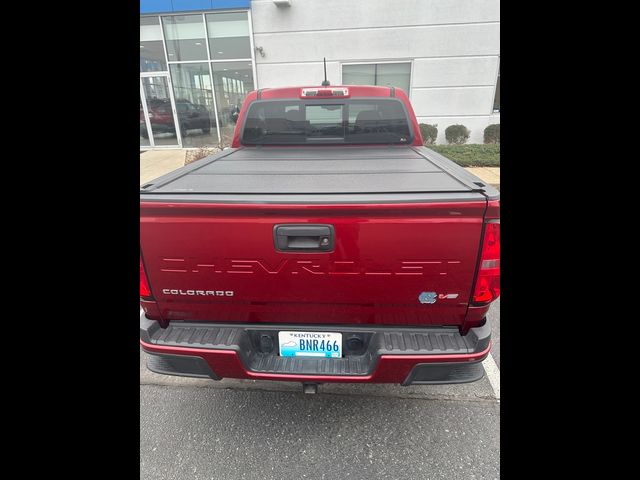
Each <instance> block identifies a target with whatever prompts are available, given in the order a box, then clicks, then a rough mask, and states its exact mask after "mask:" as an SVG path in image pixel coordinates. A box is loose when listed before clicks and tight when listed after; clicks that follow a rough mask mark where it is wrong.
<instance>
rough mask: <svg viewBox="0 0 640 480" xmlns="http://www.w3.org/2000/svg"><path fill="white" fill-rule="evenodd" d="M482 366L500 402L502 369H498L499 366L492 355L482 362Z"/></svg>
mask: <svg viewBox="0 0 640 480" xmlns="http://www.w3.org/2000/svg"><path fill="white" fill-rule="evenodd" d="M482 366H483V367H484V371H485V372H486V374H487V378H488V379H489V383H490V384H491V388H493V393H494V394H495V396H496V398H497V399H498V400H500V369H499V368H498V365H497V364H496V361H495V360H494V359H493V355H491V353H489V355H487V358H485V359H484V360H483V361H482Z"/></svg>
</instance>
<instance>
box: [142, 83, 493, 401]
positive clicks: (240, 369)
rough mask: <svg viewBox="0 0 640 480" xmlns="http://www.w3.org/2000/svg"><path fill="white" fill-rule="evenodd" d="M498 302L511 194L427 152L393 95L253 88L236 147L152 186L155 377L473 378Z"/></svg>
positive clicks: (145, 336) (145, 238)
mask: <svg viewBox="0 0 640 480" xmlns="http://www.w3.org/2000/svg"><path fill="white" fill-rule="evenodd" d="M499 294H500V202H499V192H498V191H497V190H496V189H494V188H493V187H491V186H490V185H487V184H485V183H484V182H483V181H482V180H480V179H479V178H477V177H475V176H473V175H471V174H470V173H469V172H467V171H466V170H465V169H463V168H461V167H459V166H458V165H456V164H454V163H453V162H451V161H450V160H448V159H446V158H445V157H443V156H442V155H439V154H438V153H436V152H434V151H432V150H430V149H428V148H426V147H424V146H423V140H422V137H421V135H420V129H419V127H418V122H417V120H416V117H415V114H414V112H413V109H412V107H411V104H410V103H409V99H408V98H407V95H406V94H405V92H403V91H402V90H401V89H398V88H393V87H373V86H323V87H302V88H299V87H298V88H293V87H291V88H273V89H263V90H258V91H254V92H251V93H250V94H249V95H248V96H247V98H246V100H245V102H244V104H243V106H242V109H241V111H240V114H239V117H238V122H237V125H236V127H235V132H234V138H233V144H232V147H231V148H229V149H225V150H223V151H222V152H220V153H218V154H215V155H212V156H209V157H206V158H203V159H201V160H199V161H197V162H194V163H191V164H189V165H187V166H185V167H182V168H180V169H178V170H175V171H173V172H171V173H169V174H167V175H164V176H162V177H160V178H158V179H156V180H154V181H151V182H149V183H147V184H145V185H142V186H141V187H140V304H141V306H142V309H143V310H144V313H143V314H141V317H140V343H141V345H142V348H143V350H144V351H145V352H147V354H148V355H149V357H148V362H147V366H148V368H149V369H150V370H152V371H154V372H158V373H163V374H168V375H183V376H192V377H204V378H211V379H214V380H218V379H221V378H225V377H230V378H240V379H262V380H286V381H295V382H302V384H303V387H304V390H305V391H307V392H315V391H316V389H317V385H318V384H320V383H325V382H354V383H356V382H358V383H399V384H402V385H412V384H439V383H462V382H471V381H475V380H478V379H480V378H482V375H483V373H484V370H483V368H482V365H481V364H480V363H479V362H481V361H482V360H483V359H484V358H485V357H486V356H487V355H488V354H489V350H490V349H491V328H490V325H489V322H488V320H487V317H486V314H487V311H488V309H489V306H490V304H491V302H492V301H494V300H495V299H496V298H497V297H498V296H499Z"/></svg>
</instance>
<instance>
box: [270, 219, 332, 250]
mask: <svg viewBox="0 0 640 480" xmlns="http://www.w3.org/2000/svg"><path fill="white" fill-rule="evenodd" d="M273 240H274V242H275V246H276V250H278V251H280V252H332V251H333V246H334V244H335V234H334V230H333V225H308V224H293V225H291V224H289V225H275V226H274V227H273Z"/></svg>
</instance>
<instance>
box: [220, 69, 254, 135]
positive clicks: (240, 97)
mask: <svg viewBox="0 0 640 480" xmlns="http://www.w3.org/2000/svg"><path fill="white" fill-rule="evenodd" d="M211 66H212V68H213V82H214V88H215V92H216V103H217V107H218V121H219V122H220V137H221V139H222V144H223V145H224V146H228V145H230V144H231V140H232V139H233V129H234V127H235V124H236V121H237V120H238V114H239V113H240V107H241V106H242V102H243V101H244V99H245V97H246V96H247V94H248V93H249V92H250V91H251V90H253V70H252V68H251V62H215V63H212V64H211Z"/></svg>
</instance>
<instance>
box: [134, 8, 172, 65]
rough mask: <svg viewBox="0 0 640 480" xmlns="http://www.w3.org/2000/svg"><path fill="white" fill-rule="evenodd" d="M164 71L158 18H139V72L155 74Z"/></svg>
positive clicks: (164, 62)
mask: <svg viewBox="0 0 640 480" xmlns="http://www.w3.org/2000/svg"><path fill="white" fill-rule="evenodd" d="M166 69H167V61H166V60H165V58H164V47H163V46H162V31H161V30H160V21H159V20H158V17H140V71H141V72H157V71H163V70H166Z"/></svg>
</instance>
